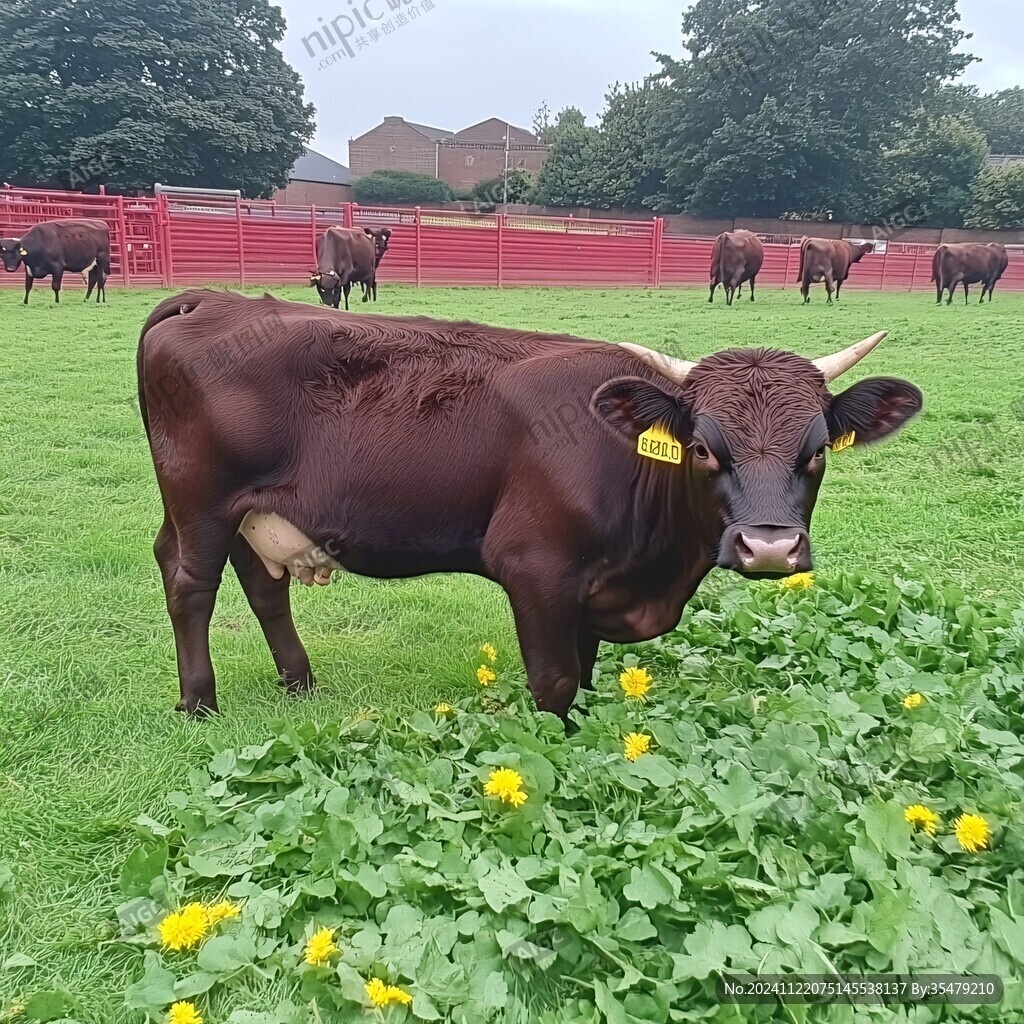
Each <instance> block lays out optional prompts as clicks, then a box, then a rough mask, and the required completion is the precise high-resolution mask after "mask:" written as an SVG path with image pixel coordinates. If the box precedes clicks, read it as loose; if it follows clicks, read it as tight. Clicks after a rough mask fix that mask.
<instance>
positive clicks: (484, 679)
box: [476, 665, 498, 686]
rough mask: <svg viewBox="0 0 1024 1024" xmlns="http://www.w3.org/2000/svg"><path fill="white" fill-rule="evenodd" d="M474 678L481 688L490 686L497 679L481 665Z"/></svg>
mask: <svg viewBox="0 0 1024 1024" xmlns="http://www.w3.org/2000/svg"><path fill="white" fill-rule="evenodd" d="M476 678H477V680H478V682H479V683H480V685H481V686H490V685H491V683H493V682H494V680H495V679H497V678H498V677H497V676H496V675H495V674H494V673H493V672H492V671H491V670H490V669H489V668H488V667H487V666H486V665H481V666H480V667H479V668H478V669H477V670H476Z"/></svg>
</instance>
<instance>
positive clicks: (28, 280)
mask: <svg viewBox="0 0 1024 1024" xmlns="http://www.w3.org/2000/svg"><path fill="white" fill-rule="evenodd" d="M34 282H35V278H34V277H33V276H32V272H31V271H30V270H29V269H28V267H26V268H25V301H24V302H23V303H22V305H23V306H27V305H28V293H29V292H30V291H32V285H33V283H34Z"/></svg>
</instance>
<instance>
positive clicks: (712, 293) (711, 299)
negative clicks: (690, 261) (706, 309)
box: [708, 281, 718, 302]
mask: <svg viewBox="0 0 1024 1024" xmlns="http://www.w3.org/2000/svg"><path fill="white" fill-rule="evenodd" d="M717 287H718V282H717V281H712V282H711V294H710V295H709V296H708V302H714V301H715V289H716V288H717Z"/></svg>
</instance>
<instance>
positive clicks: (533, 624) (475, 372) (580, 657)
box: [138, 290, 921, 717]
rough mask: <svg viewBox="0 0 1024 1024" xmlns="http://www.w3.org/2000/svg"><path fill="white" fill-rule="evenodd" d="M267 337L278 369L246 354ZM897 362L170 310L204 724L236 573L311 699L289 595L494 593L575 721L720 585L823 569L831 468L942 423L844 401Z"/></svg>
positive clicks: (178, 558)
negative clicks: (720, 578) (368, 582)
mask: <svg viewBox="0 0 1024 1024" xmlns="http://www.w3.org/2000/svg"><path fill="white" fill-rule="evenodd" d="M262 322H272V323H273V324H274V329H273V330H272V331H269V332H265V333H264V334H263V335H261V336H262V337H264V338H265V341H264V342H263V343H261V346H260V351H259V354H258V358H254V357H253V355H252V353H251V351H249V350H248V349H247V348H246V347H245V346H241V347H240V346H237V345H232V344H230V343H229V341H230V339H231V338H233V337H236V336H238V335H239V333H240V332H244V331H250V330H252V329H253V327H254V325H255V326H257V327H258V326H259V325H260V324H261V323H262ZM882 337H884V335H883V334H878V335H875V336H873V337H871V338H868V339H867V340H865V341H863V342H859V343H858V344H856V345H853V346H851V347H850V348H848V349H845V350H844V351H842V352H840V353H838V354H837V355H833V356H828V357H825V358H823V359H820V360H816V361H815V362H811V361H810V360H809V359H805V358H803V357H802V356H798V355H793V354H792V353H789V352H781V351H765V350H763V349H736V350H732V351H728V352H722V353H719V354H718V355H713V356H709V357H708V358H706V359H703V360H702V361H701V362H699V363H687V362H684V361H683V360H680V359H672V358H669V357H666V356H662V355H659V354H658V353H655V352H651V351H650V350H648V349H644V348H641V347H639V346H633V345H630V346H625V345H619V346H615V345H608V344H606V343H603V342H597V341H584V340H581V339H578V338H570V337H564V336H558V335H548V334H535V333H532V332H527V331H516V330H509V329H507V328H497V327H484V326H481V325H479V324H472V323H444V322H441V321H437V320H428V319H426V318H418V317H417V318H412V317H410V318H403V317H382V316H375V315H370V316H365V317H336V316H334V314H333V312H332V311H330V310H325V309H316V308H311V307H310V306H308V305H305V304H300V303H294V302H283V301H281V300H279V299H275V298H273V297H271V296H264V297H263V298H246V297H243V296H239V295H233V294H230V293H224V292H213V291H203V290H195V291H190V292H185V293H184V294H181V295H178V296H175V297H173V298H169V299H166V300H164V301H163V302H162V303H161V304H160V305H159V306H157V308H156V309H155V310H154V311H153V313H151V314H150V316H149V319H148V320H147V321H146V324H145V326H144V327H143V330H142V336H141V339H140V342H139V350H138V379H139V402H140V405H141V408H142V417H143V422H144V423H145V426H146V432H147V435H148V437H149V444H150V449H151V451H152V455H153V463H154V466H155V469H156V477H157V481H158V483H159V486H160V492H161V496H162V498H163V506H164V521H163V526H162V527H161V528H160V532H159V534H158V536H157V538H156V544H155V553H156V558H157V561H158V562H159V564H160V569H161V572H162V574H163V580H164V587H165V589H166V594H167V608H168V611H169V613H170V617H171V622H172V625H173V627H174V637H175V644H176V649H177V655H178V674H179V681H180V687H181V701H180V703H179V704H178V707H179V709H181V710H185V711H188V712H193V713H203V712H206V711H213V710H216V708H217V696H216V691H215V685H214V671H213V665H212V662H211V660H210V636H209V626H210V616H211V614H212V613H213V607H214V602H215V600H216V595H217V589H218V587H219V586H220V581H221V573H222V571H223V569H224V566H225V563H226V562H227V561H228V560H229V559H230V561H231V563H232V565H233V566H234V568H235V571H236V573H237V574H238V577H239V580H240V582H241V585H242V588H243V590H244V592H245V595H246V597H247V599H248V601H249V604H250V606H251V607H252V609H253V611H254V612H255V614H256V616H257V618H258V619H259V621H260V625H261V626H262V628H263V632H264V634H265V636H266V639H267V642H268V643H269V646H270V649H271V652H272V654H273V656H274V661H275V663H276V666H277V670H278V673H279V674H280V678H281V681H282V682H283V683H284V685H286V686H287V687H288V688H289V689H290V690H292V691H304V690H308V689H310V688H311V687H312V686H313V675H312V672H311V670H310V663H309V657H308V656H307V654H306V650H305V648H304V647H303V645H302V642H301V641H300V640H299V637H298V635H297V633H296V631H295V626H294V624H293V622H292V617H291V611H290V608H289V594H290V590H289V586H288V582H289V574H291V575H294V576H296V577H298V578H299V579H300V580H302V581H303V582H306V583H313V582H317V583H326V582H328V581H329V580H330V577H331V574H332V572H334V571H336V570H338V569H346V570H348V571H350V572H355V573H359V574H360V575H363V576H373V577H380V578H395V577H410V576H420V575H423V574H426V573H435V572H465V573H474V574H476V575H479V576H483V577H486V578H487V579H490V580H494V581H496V582H497V583H499V584H500V585H501V586H502V587H504V589H505V591H506V593H507V594H508V596H509V600H510V602H511V605H512V611H513V613H514V616H515V623H516V630H517V632H518V635H519V642H520V647H521V650H522V655H523V660H524V662H525V665H526V673H527V677H528V679H529V684H530V688H531V691H532V693H533V696H534V699H535V701H536V704H537V707H538V708H540V709H541V710H544V711H551V712H554V713H556V714H558V715H561V716H562V717H565V716H566V715H567V714H568V712H569V708H570V705H571V704H572V702H573V698H574V696H575V694H576V692H577V689H578V687H579V686H580V685H581V684H582V685H585V686H587V685H589V684H590V681H591V675H592V670H593V667H594V662H595V658H596V656H597V649H598V643H599V642H600V641H601V640H607V641H611V642H614V643H634V642H637V641H641V640H647V639H650V638H652V637H656V636H659V635H661V634H662V633H665V632H667V631H668V630H671V629H673V628H674V627H675V625H676V624H677V623H678V621H679V617H680V615H681V613H682V609H683V606H684V605H685V604H686V602H687V601H688V600H689V599H690V597H691V596H692V594H693V593H694V591H695V590H696V588H697V585H698V584H699V583H700V581H701V580H702V579H703V578H704V576H705V575H706V574H707V573H708V572H709V571H710V570H711V569H712V567H714V566H715V565H719V566H723V567H726V568H729V569H733V570H735V571H737V572H739V573H742V574H743V575H746V576H749V577H754V578H760V577H762V576H771V577H777V576H785V575H788V574H790V573H793V572H797V571H803V570H807V569H809V568H810V567H811V547H810V539H809V534H808V530H809V525H810V519H811V513H812V510H813V508H814V503H815V499H816V496H817V493H818V488H819V486H820V484H821V481H822V476H823V474H824V470H825V452H826V449H827V448H828V447H829V445H830V444H831V443H832V442H834V441H836V440H837V439H838V438H840V437H843V436H849V435H851V434H853V435H854V437H853V438H851V440H855V442H856V443H857V444H865V443H870V442H872V441H878V440H880V439H882V438H884V437H886V436H887V435H889V434H891V433H892V432H893V431H895V430H897V429H898V428H899V427H901V426H902V425H903V424H904V423H906V422H907V421H908V420H909V419H910V418H911V417H913V416H914V415H916V413H917V412H918V411H919V410H920V408H921V394H920V392H919V391H918V390H917V388H915V387H914V386H913V385H912V384H908V383H907V382H905V381H901V380H895V379H892V378H889V377H876V378H870V379H867V380H861V381H859V382H858V383H856V384H854V385H853V386H852V387H851V388H849V389H847V390H846V391H844V392H842V393H841V394H838V395H832V394H831V393H830V392H829V391H828V388H827V387H826V385H827V383H828V382H829V381H830V380H832V379H834V378H835V377H837V376H838V375H839V374H841V373H842V372H844V371H845V370H846V369H848V368H849V367H850V366H852V365H853V364H855V363H856V362H857V361H858V360H859V359H861V358H862V357H863V356H865V355H866V354H867V353H868V352H870V351H871V349H872V348H874V346H875V345H877V344H878V342H879V341H880V340H881V339H882ZM559 424H561V427H559ZM544 425H546V426H544ZM542 427H543V429H541V428H542ZM548 428H554V429H553V431H552V430H551V429H548ZM542 434H543V437H542V436H541V435H542ZM653 435H657V436H653ZM541 441H543V442H545V444H544V446H543V449H542V446H541V443H540V442H541Z"/></svg>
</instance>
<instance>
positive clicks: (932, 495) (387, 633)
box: [0, 287, 1024, 1024]
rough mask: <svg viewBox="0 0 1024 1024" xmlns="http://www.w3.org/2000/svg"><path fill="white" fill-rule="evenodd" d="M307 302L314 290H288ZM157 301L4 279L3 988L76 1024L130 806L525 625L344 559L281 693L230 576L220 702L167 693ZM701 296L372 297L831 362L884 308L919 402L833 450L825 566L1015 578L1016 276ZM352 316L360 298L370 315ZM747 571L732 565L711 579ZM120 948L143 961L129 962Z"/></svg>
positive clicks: (312, 612)
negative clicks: (152, 382)
mask: <svg viewBox="0 0 1024 1024" xmlns="http://www.w3.org/2000/svg"><path fill="white" fill-rule="evenodd" d="M275 292H276V293H277V294H280V295H282V296H284V297H290V298H296V299H300V300H302V301H307V302H308V301H310V300H311V297H312V295H311V292H310V291H309V290H308V289H298V288H295V289H287V288H282V289H275ZM164 294H167V293H161V292H130V293H126V292H120V291H116V290H111V292H110V297H109V302H108V303H107V304H106V305H105V306H99V307H97V306H96V305H93V304H89V305H85V304H82V303H81V302H79V301H78V295H77V293H69V294H68V295H67V296H66V301H65V302H64V303H63V304H62V305H60V306H57V307H55V306H54V305H53V304H52V302H51V301H50V299H49V293H48V292H46V293H45V294H44V293H38V292H37V293H34V294H33V301H32V305H30V306H29V307H27V308H25V307H23V306H22V305H21V303H20V296H19V295H18V293H17V292H16V291H6V290H5V291H2V292H0V381H3V397H4V401H3V403H2V406H0V424H2V426H0V437H2V438H3V444H2V445H0V481H2V486H0V622H2V623H3V636H4V644H3V647H2V649H0V688H2V696H3V708H4V715H3V720H2V723H0V862H6V863H7V864H9V865H10V866H11V867H12V868H13V871H14V874H15V876H16V883H15V884H16V890H15V893H14V896H13V898H12V899H8V900H7V901H6V902H0V964H2V962H3V960H4V958H5V957H6V956H7V955H8V954H10V953H13V952H20V953H26V954H28V955H31V956H32V957H34V958H35V959H36V960H37V961H38V962H39V965H40V966H39V967H38V968H36V969H32V970H18V971H12V972H2V971H0V1019H2V1014H3V1009H4V1005H5V1004H4V1001H5V1000H7V999H11V998H14V997H15V996H17V995H22V994H25V993H26V992H31V991H35V990H38V989H41V988H44V987H51V986H53V985H63V986H66V987H67V988H68V989H69V990H71V991H72V992H73V993H75V995H76V996H77V997H78V998H80V999H81V1000H82V1003H83V1009H82V1010H81V1011H80V1012H79V1013H78V1015H77V1019H80V1020H81V1021H83V1022H84V1024H93V1022H96V1024H99V1022H103V1024H109V1022H114V1021H122V1020H125V1021H127V1020H131V1019H133V1018H131V1017H129V1016H127V1015H126V1014H125V1011H124V1010H123V1009H121V1006H120V1003H121V997H120V993H121V992H122V991H123V989H124V986H125V984H126V983H127V981H128V980H130V977H129V974H130V973H131V974H134V973H135V969H136V966H137V958H136V957H135V956H134V955H133V954H131V953H130V952H129V951H125V950H124V949H123V948H120V947H118V946H117V945H116V944H112V943H111V944H104V940H106V939H107V938H109V936H110V935H111V934H112V932H113V928H112V924H111V909H112V907H114V906H115V905H116V904H117V903H118V902H120V897H119V895H118V893H117V891H116V890H117V875H118V872H119V870H120V867H121V864H122V862H123V860H124V857H125V854H126V851H127V850H128V849H129V848H130V847H131V845H132V841H133V835H134V830H133V825H132V822H133V821H134V819H135V818H136V817H137V816H138V815H139V814H142V813H153V812H155V811H159V810H160V809H161V807H162V801H163V796H164V794H165V793H166V792H167V791H168V790H171V789H174V788H176V787H187V782H188V772H189V769H190V768H191V767H193V766H195V765H196V764H198V763H201V762H202V761H203V760H204V759H205V758H206V756H207V755H208V748H207V746H206V741H207V740H210V739H213V740H216V741H218V742H224V743H244V742H252V741H256V740H261V739H263V738H264V737H265V736H266V735H267V733H268V728H269V727H268V722H269V721H270V720H271V719H274V718H278V717H281V716H284V715H286V714H293V715H296V716H301V717H311V718H314V719H317V720H325V719H327V718H330V717H334V716H337V715H339V714H341V713H344V712H346V711H350V710H351V709H353V708H354V707H358V706H372V707H375V708H395V709H408V708H422V707H424V706H427V705H432V704H434V703H435V702H436V701H437V700H440V699H450V698H452V697H456V696H458V695H459V694H461V693H464V692H466V690H467V689H468V688H470V687H471V686H472V685H473V683H472V666H471V659H472V658H473V656H474V654H475V652H476V650H477V647H478V645H479V644H480V642H481V641H484V640H490V641H493V642H495V643H496V644H498V646H499V647H501V648H502V649H503V650H505V651H509V652H511V651H512V650H513V649H514V643H515V641H514V634H513V631H512V626H511V617H510V615H509V612H508V609H507V606H506V602H505V599H504V595H503V594H502V593H501V591H500V590H499V589H498V588H496V587H494V586H492V585H489V584H487V583H485V582H482V581H480V580H477V579H474V578H470V577H457V576H438V577H433V578H428V579H423V580H416V581H396V582H389V583H380V582H376V581H369V580H360V579H358V578H355V577H351V576H347V577H346V578H345V580H344V582H343V583H342V584H340V585H339V584H335V585H334V586H332V587H330V588H327V589H325V590H323V591H321V590H319V589H318V588H314V589H313V590H311V591H306V590H302V591H301V592H298V593H297V594H296V599H295V601H294V609H295V616H296V621H297V623H298V626H299V630H300V632H301V634H302V636H303V638H304V640H305V642H306V645H307V647H308V649H309V652H310V656H311V658H312V659H313V662H314V668H315V670H316V672H317V675H318V677H319V680H320V682H321V689H320V691H319V693H318V694H317V696H315V697H313V698H311V699H309V700H308V701H305V702H303V703H301V704H295V703H294V702H291V701H289V700H288V699H287V698H285V697H284V696H283V695H282V694H280V693H279V692H278V690H277V687H276V686H275V685H274V682H273V677H274V673H273V668H272V663H271V661H270V657H269V653H268V651H267V650H266V647H265V644H264V641H263V639H262V635H261V633H260V631H259V629H258V627H257V624H256V622H255V619H254V618H253V617H252V616H251V614H250V613H249V611H248V608H247V607H246V605H245V601H244V598H243V597H242V594H241V591H240V589H239V587H238V585H237V583H236V582H235V580H234V579H233V577H231V576H230V575H228V576H227V577H226V579H225V586H224V587H223V589H222V591H221V595H220V598H219V602H218V606H217V612H216V616H215V619H214V625H213V631H212V639H213V651H214V661H215V664H216V667H217V670H218V685H219V696H220V699H221V704H222V707H223V709H224V711H225V714H224V716H223V717H222V718H219V719H218V720H216V721H213V722H209V723H206V724H203V725H198V724H196V723H193V722H189V721H186V720H183V719H182V718H181V717H180V716H178V715H176V714H174V713H173V712H172V711H171V707H172V705H173V703H174V701H175V699H176V695H177V682H176V676H175V667H174V654H173V645H172V640H171V630H170V624H169V622H168V620H167V617H166V613H165V611H164V607H163V595H162V590H161V587H160V582H159V575H158V572H157V568H156V565H155V563H154V561H153V557H152V552H151V544H152V538H153V536H154V534H155V532H156V529H157V526H158V525H159V520H160V513H159V498H158V493H157V489H156V485H155V481H154V479H153V475H152V468H151V465H150V462H149V453H148V450H147V447H146V443H145V437H144V433H143V430H142V425H141V421H140V419H139V415H138V410H137V405H136V398H135V381H134V352H135V346H136V343H137V339H138V332H139V327H140V325H141V323H142V321H143V319H144V318H145V316H146V314H147V313H148V311H149V310H150V309H151V308H152V307H153V305H155V304H156V302H157V301H159V299H160V298H161V297H163V295H164ZM705 296H706V292H704V291H703V290H693V291H689V290H686V291H665V292H627V291H611V292H596V291H574V290H554V289H552V290H537V289H534V290H515V291H505V292H498V291H493V290H484V289H480V290H460V289H432V290H422V291H416V290H414V289H407V288H397V287H386V288H385V289H384V290H383V291H382V293H381V301H380V302H378V304H377V306H376V311H380V312H387V313H397V314H426V315H432V316H438V317H444V318H458V319H472V320H479V321H483V322H488V323H494V324H500V325H506V326H515V327H521V328H527V329H531V330H538V331H559V332H569V333H573V334H577V335H581V336H585V337H591V338H602V339H608V340H617V341H634V342H638V343H641V344H645V345H649V346H652V347H654V348H660V349H663V350H665V351H671V352H674V353H676V354H679V355H685V356H687V357H690V358H696V357H699V356H701V355H703V354H706V353H708V352H712V351H715V350H719V349H723V348H727V347H730V346H733V345H740V344H744V345H745V344H763V345H769V346H777V347H786V348H790V349H792V350H794V351H797V352H801V353H803V354H806V355H809V356H815V355H821V354H824V353H825V352H826V351H830V350H833V349H836V348H838V347H840V346H841V345H844V344H847V343H849V342H850V341H854V340H857V339H859V338H862V337H864V336H865V335H867V334H870V333H872V332H873V331H875V330H877V329H879V328H886V329H888V330H889V331H890V332H891V334H890V337H889V339H888V340H887V341H886V342H885V343H884V344H883V346H882V347H881V348H880V349H879V350H878V352H877V353H875V355H874V356H872V357H871V358H870V359H869V360H868V361H867V363H866V364H864V365H863V366H862V367H858V368H857V369H856V370H855V371H853V372H851V374H850V375H849V379H850V380H851V381H852V380H854V379H856V378H857V377H858V376H862V375H869V374H871V375H873V374H892V375H897V376H904V377H907V378H908V379H910V380H912V381H913V382H914V383H916V384H917V385H918V386H920V387H921V389H922V390H923V391H924V393H925V396H926V402H927V405H926V410H925V412H924V414H923V415H922V416H921V417H920V418H919V419H918V420H917V421H916V422H915V423H913V424H912V425H911V426H910V427H909V428H908V429H907V430H905V431H904V432H903V433H902V434H900V435H899V436H898V437H897V438H896V439H894V440H893V441H891V442H889V443H887V444H884V445H881V446H879V447H877V448H875V449H872V450H868V451H864V450H858V451H848V452H844V453H842V454H838V455H836V456H835V457H833V458H832V459H831V464H830V467H829V470H828V474H827V477H826V481H825V484H824V486H823V489H822V494H821V497H820V499H819V502H818V509H817V512H816V516H815V522H814V529H813V531H812V534H813V542H814V546H815V551H816V556H817V564H818V568H819V570H821V571H822V572H824V573H826V574H827V573H828V572H829V571H836V570H839V569H847V568H848V569H855V570H858V571H863V572H867V573H873V574H877V575H879V576H891V575H892V574H894V573H897V574H900V575H902V576H906V577H911V578H914V579H918V580H930V581H935V582H939V583H943V582H947V581H948V582H953V583H956V584H959V585H961V586H963V587H965V588H966V589H967V590H968V591H969V592H971V593H973V594H975V595H977V596H979V597H982V598H984V597H992V596H995V595H999V596H1001V597H1008V598H1010V599H1013V600H1016V601H1019V600H1020V599H1021V597H1022V595H1024V508H1022V494H1024V459H1022V451H1024V404H1022V403H1024V374H1022V369H1024V354H1022V351H1021V339H1022V337H1024V330H1022V328H1024V296H1014V295H1009V294H1005V293H1003V294H1000V295H999V296H996V298H995V301H994V302H993V303H992V304H991V305H989V304H987V303H986V304H985V305H984V306H983V307H980V308H979V307H977V306H975V305H974V304H973V302H972V304H971V305H970V307H967V308H965V307H964V306H963V305H954V306H952V307H950V308H947V307H945V306H943V307H941V308H938V307H936V306H934V305H933V304H932V300H930V299H929V297H928V296H927V295H924V294H922V295H915V296H907V295H894V294H884V295H883V294H877V293H867V292H850V293H848V295H846V296H844V297H843V299H842V301H841V303H840V304H839V305H837V306H836V307H834V308H828V307H826V306H825V305H824V304H823V303H822V302H821V300H820V298H819V297H818V296H817V295H816V296H815V302H814V304H813V305H812V306H809V307H804V306H802V305H801V304H800V302H799V299H798V297H797V295H796V293H795V292H793V291H787V292H773V291H767V290H764V291H761V292H759V294H758V301H757V303H756V304H755V305H754V306H750V304H749V303H746V302H739V303H738V304H737V306H735V307H734V308H732V309H728V308H726V307H725V306H724V305H721V304H720V303H716V304H715V305H714V306H709V305H708V304H707V302H706V298H705ZM356 308H357V309H360V308H365V307H358V306H357V307H356ZM709 585H710V586H720V587H721V586H744V585H745V584H743V583H742V581H740V580H738V578H733V577H722V578H721V579H719V578H717V575H716V577H715V578H713V579H712V580H709V582H708V583H707V584H705V586H709ZM129 964H131V970H129Z"/></svg>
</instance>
